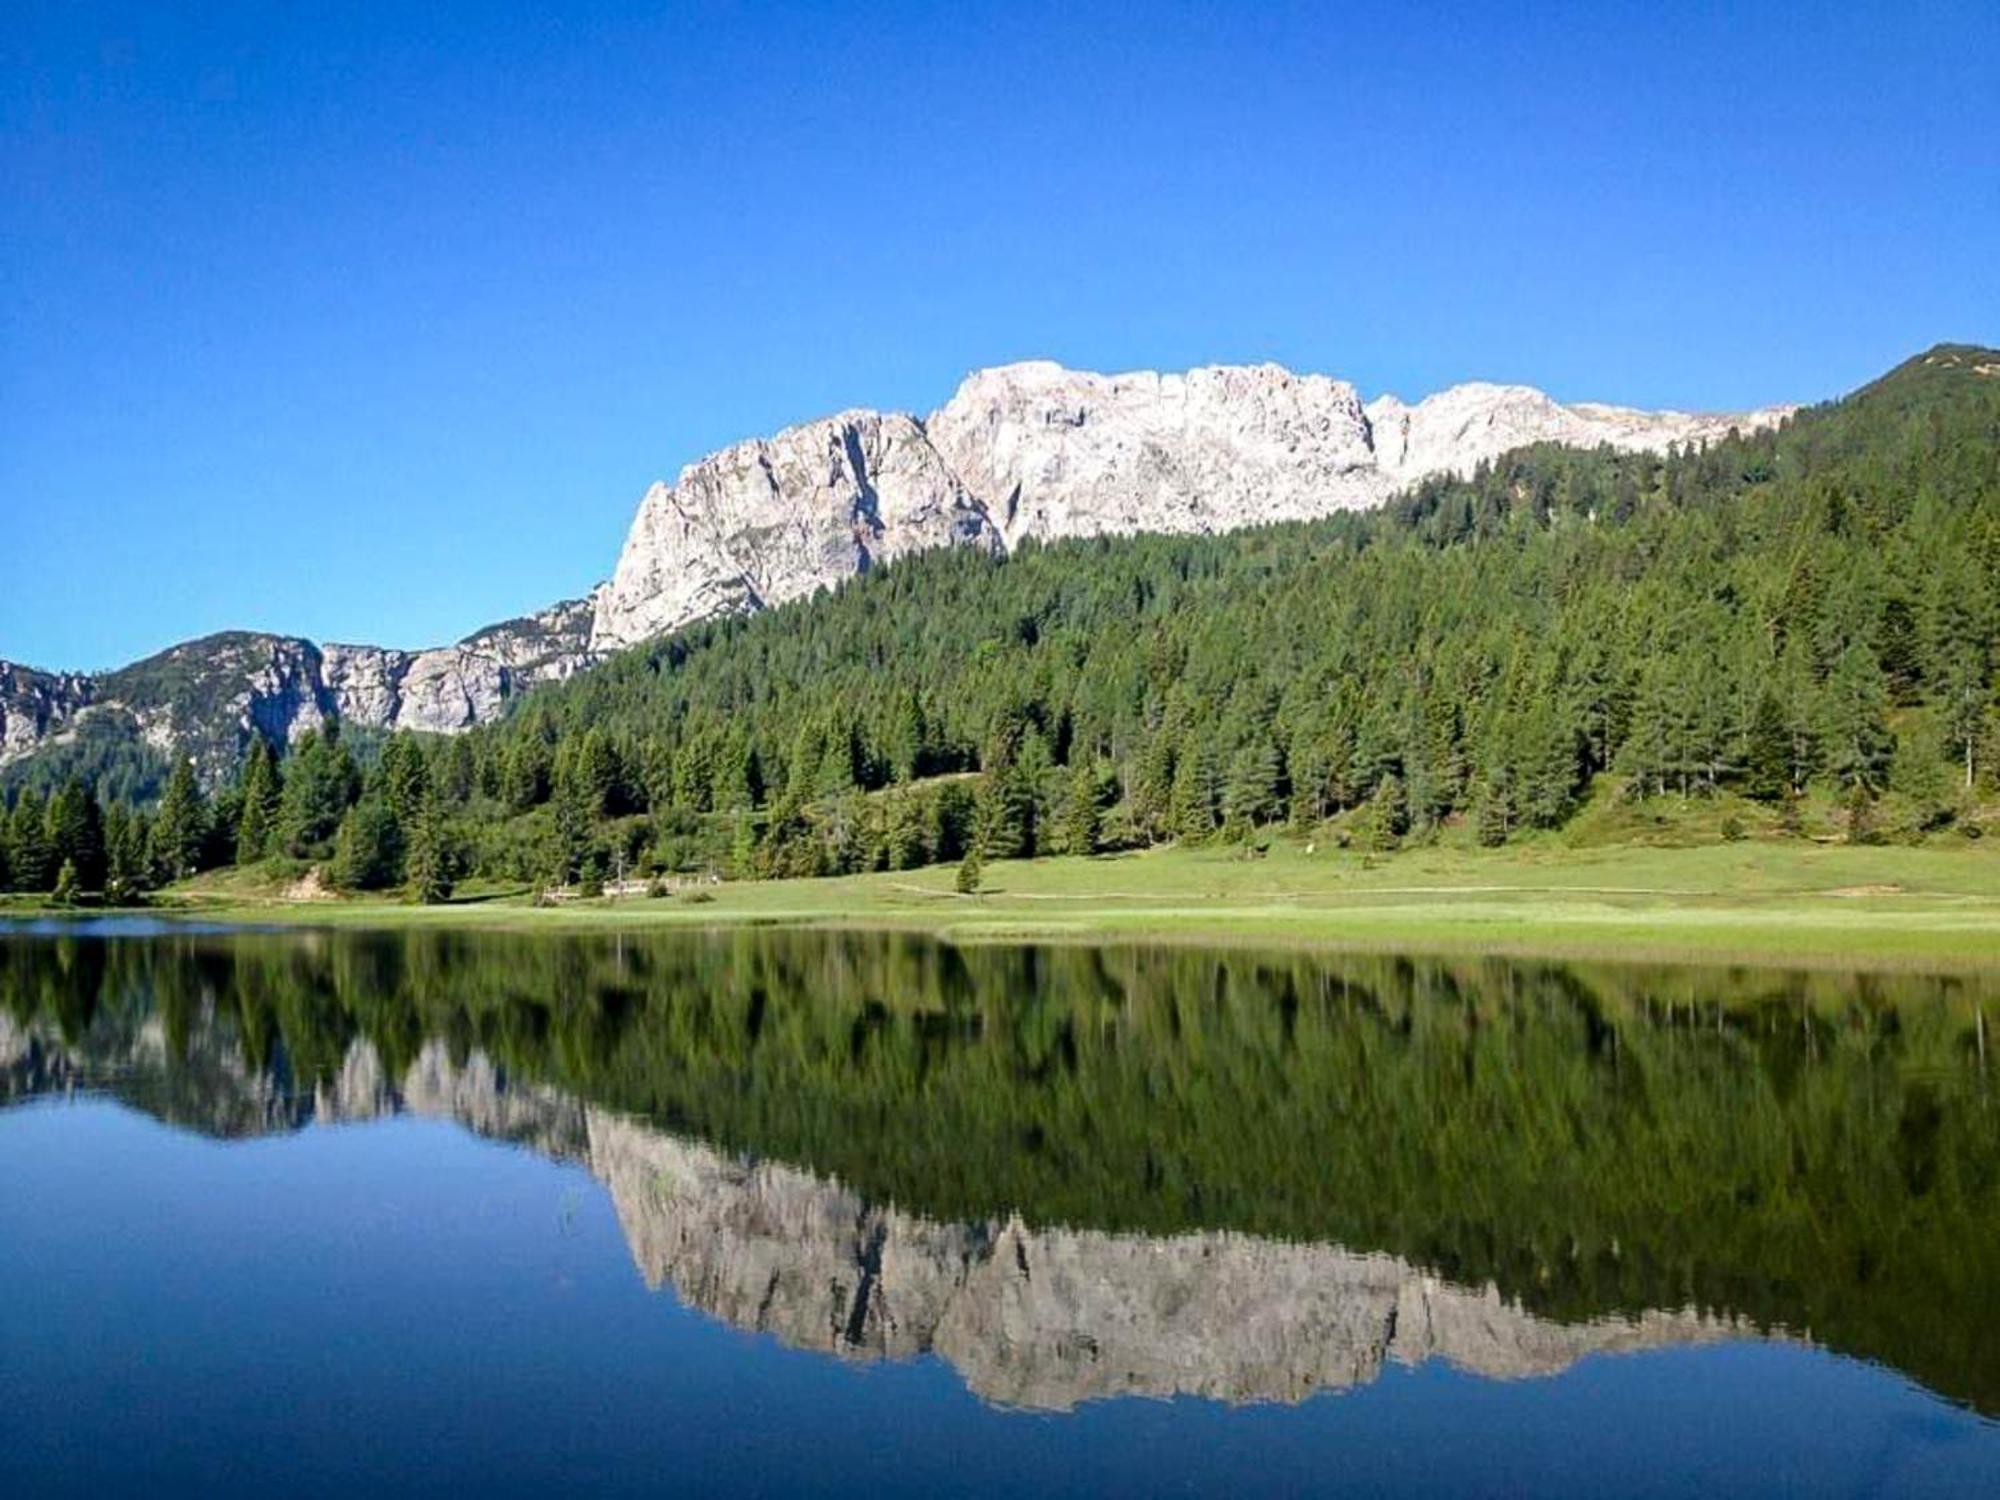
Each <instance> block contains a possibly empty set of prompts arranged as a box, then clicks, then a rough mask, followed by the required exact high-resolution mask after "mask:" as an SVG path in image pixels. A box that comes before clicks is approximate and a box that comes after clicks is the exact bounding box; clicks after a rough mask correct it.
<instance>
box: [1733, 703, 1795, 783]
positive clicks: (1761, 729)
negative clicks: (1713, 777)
mask: <svg viewBox="0 0 2000 1500" xmlns="http://www.w3.org/2000/svg"><path fill="white" fill-rule="evenodd" d="M1791 759H1792V736H1791V731H1790V729H1789V728H1788V726H1787V725H1786V723H1785V708H1784V705H1783V704H1782V703H1780V702H1779V701H1778V695H1777V693H1776V692H1774V691H1773V690H1772V689H1771V688H1770V687H1768V686H1767V687H1765V688H1764V690H1763V691H1762V692H1760V693H1759V694H1758V695H1757V704H1756V707H1755V708H1753V709H1752V710H1751V714H1750V728H1749V732H1748V734H1747V736H1746V737H1745V745H1744V754H1743V795H1744V796H1746V797H1751V798H1754V799H1755V800H1757V801H1759V802H1777V801H1779V800H1780V799H1782V798H1784V797H1785V796H1787V795H1789V794H1790V792H1791V789H1792V775H1791Z"/></svg>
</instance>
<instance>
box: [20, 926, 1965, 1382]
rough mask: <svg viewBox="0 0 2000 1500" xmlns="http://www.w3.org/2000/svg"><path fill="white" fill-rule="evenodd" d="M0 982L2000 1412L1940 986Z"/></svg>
mask: <svg viewBox="0 0 2000 1500" xmlns="http://www.w3.org/2000/svg"><path fill="white" fill-rule="evenodd" d="M0 981H4V989H0V993H4V994H5V995H6V996H7V997H8V1003H9V1005H10V1007H11V1008H12V1009H13V1011H14V1013H15V1014H16V1015H17V1016H19V1017H22V1018H26V1017H29V1016H41V1017H43V1018H44V1019H45V1020H46V1021H48V1022H50V1023H52V1024H53V1025H54V1026H55V1028H56V1029H57V1031H58V1032H59V1034H60V1035H61V1036H62V1037H63V1038H64V1039H65V1040H66V1041H69V1042H71V1043H78V1042H80V1041H83V1040H84V1039H86V1038H87V1037H88V1036H90V1035H92V1034H94V1033H96V1032H98V1031H100V1030H102V1029H103V1028H105V1027H114V1028H115V1027H117V1026H121V1025H130V1024H131V1022H132V1019H133V1018H134V1017H135V1016H137V1015H139V1014H142V1013H153V1014H156V1015H157V1016H158V1017H159V1018H160V1020H161V1021H162V1022H163V1023H164V1032H165V1036H166V1045H167V1047H168V1048H169V1050H170V1051H176V1052H179V1051H184V1050H185V1037H186V1035H187V1034H188V1028H189V1026H190V1025H191V1024H193V1018H197V1017H213V1018H215V1019H216V1020H217V1021H218V1022H219V1023H221V1024H225V1025H227V1026H228V1027H230V1028H233V1031H234V1034H235V1036H236V1038H237V1039H238V1041H239V1043H240V1046H241V1048H242V1052H243V1055H244V1057H245V1058H246V1059H247V1060H248V1062H249V1064H250V1065H251V1066H252V1067H253V1068H254V1069H255V1070H256V1071H258V1072H259V1073H261V1074H264V1075H266V1076H268V1077H269V1078H271V1079H273V1080H276V1081H277V1082H278V1083H279V1084H280V1085H281V1086H282V1087H283V1088H286V1089H289V1090H290V1091H291V1092H292V1093H293V1094H295V1095H297V1096H300V1097H304V1096H307V1095H309V1094H310V1091H311V1090H312V1089H313V1088H314V1087H315V1086H320V1085H324V1084H326V1083H327V1082H329V1081H330V1080H332V1079H333V1078H334V1077H335V1076H336V1075H337V1073H338V1072H339V1070H340V1068H341V1066H342V1064H343V1060H344V1059H345V1058H346V1057H347V1055H348V1052H349V1049H350V1047H351V1045H352V1043H353V1042H354V1041H355V1040H356V1039H357V1038H366V1039H367V1040H368V1041H370V1042H371V1043H372V1044H373V1046H374V1048H375V1050H376V1052H377V1054H378V1055H379V1056H380V1058H381V1059H382V1064H383V1066H384V1067H385V1068H386V1069H387V1070H388V1071H389V1072H391V1073H393V1074H398V1075H399V1074H400V1073H401V1072H402V1071H403V1070H404V1069H406V1068H407V1067H408V1066H409V1065H410V1063H411V1062H412V1060H413V1059H415V1058H416V1057H417V1055H418V1053H419V1051H420V1050H421V1048H422V1047H423V1045H424V1043H425V1042H426V1040H427V1039H436V1040H438V1041H441V1042H442V1043H443V1044H444V1047H445V1049H446V1051H447V1052H448V1053H449V1054H450V1055H451V1056H453V1057H454V1058H456V1059H458V1060H460V1061H462V1060H463V1059H464V1058H465V1057H467V1056H468V1055H469V1054H470V1053H471V1052H472V1051H473V1050H474V1049H477V1050H479V1051H481V1052H483V1053H485V1054H486V1055H488V1056H490V1057H492V1058H494V1059H496V1060H497V1061H498V1062H500V1063H501V1064H502V1065H503V1066H504V1067H506V1068H508V1069H510V1070H512V1071H514V1072H515V1073H517V1074H519V1075H521V1076H523V1077H526V1078H531V1079H536V1080H541V1081H544V1082H547V1083H550V1084H554V1085H557V1086H559V1087H560V1088H562V1089H563V1090H565V1091H566V1092H569V1093H573V1094H575V1095H577V1096H579V1097H580V1098H583V1099H585V1100H588V1101H589V1102H591V1103H594V1104H598V1105H603V1106H608V1107H611V1108H614V1109H617V1110H621V1111H629V1112H633V1113H636V1114H640V1115H643V1116H645V1117H647V1118H649V1119H651V1120H653V1121H655V1122H657V1123H659V1124H662V1125H665V1126H667V1127H669V1128H671V1129H674V1130H679V1131H685V1132H689V1133H693V1134H697V1135H700V1136H701V1137H703V1138H704V1139H706V1140H708V1141H710V1142H712V1143H714V1144H716V1145H718V1146H720V1147H722V1148H723V1149H725V1150H729V1151H748V1152H752V1153H755V1154H757V1155H761V1156H769V1157H776V1158H780V1159H783V1160H786V1161H790V1162H795V1163H798V1164H800V1165H802V1166H806V1167H809V1168H811V1169H813V1170H815V1171H817V1172H821V1173H827V1174H832V1175H835V1176H837V1177H839V1178H840V1179H841V1180H842V1181H843V1182H845V1183H846V1184H848V1185H849V1186H850V1187H852V1188H853V1189H854V1190H855V1191H857V1192H858V1193H860V1194H861V1195H862V1196H863V1197H865V1198H867V1199H870V1200H873V1201H877V1202H883V1203H891V1202H893V1203H895V1204H897V1205H899V1206H901V1207H903V1208H905V1209H908V1210H911V1211H914V1212H919V1213H922V1214H925V1215H928V1216H930V1217H932V1218H934V1219H938V1220H942V1221H959V1220H967V1219H977V1218H981V1217H985V1216H989V1215H993V1214H1005V1213H1008V1212H1016V1211H1017V1212H1019V1213H1020V1214H1021V1215H1022V1216H1023V1217H1024V1218H1025V1219H1026V1220H1027V1221H1028V1222H1029V1223H1031V1224H1037V1225H1049V1224H1067V1225H1072V1226H1088V1227H1091V1228H1097V1229H1109V1230H1129V1231H1143V1232H1145V1233H1148V1234H1153V1235H1167V1234H1175V1233H1181V1232H1186V1231H1193V1230H1202V1229H1232V1230H1239V1231H1244V1232H1248V1233H1254V1234H1258V1235H1263V1236H1267V1237H1272V1238H1276V1239H1284V1240H1296V1241H1336V1242H1339V1243H1342V1244H1345V1245H1348V1246H1352V1247H1355V1248H1358V1249H1364V1250H1383V1251H1388V1252H1391V1253H1393V1254H1395V1255H1398V1256H1401V1257H1403V1258H1405V1259H1407V1260H1409V1261H1412V1262H1414V1263H1416V1264H1419V1265H1422V1266H1425V1267H1428V1268H1431V1269H1433V1270H1434V1271H1436V1272H1438V1273H1439V1274H1441V1275H1444V1276H1446V1277H1449V1278H1451V1279H1452V1280H1454V1281H1458V1282H1463V1283H1471V1284H1477V1283H1481V1282H1484V1281H1487V1280H1489V1279H1490V1280H1492V1281H1494V1282H1496V1283H1497V1284H1498V1285H1499V1286H1500V1287H1501V1288H1502V1289H1503V1290H1504V1291H1506V1292H1507V1293H1508V1294H1510V1295H1513V1296H1518V1297H1520V1298H1522V1299H1523V1300H1524V1301H1525V1302H1526V1303H1527V1304H1529V1305H1530V1306H1532V1307H1534V1308H1536V1309H1538V1310H1540V1311H1542V1312H1545V1313H1548V1314H1552V1315H1555V1316H1558V1317H1561V1318H1566V1319H1583V1318H1589V1317H1594V1316H1598V1315H1601V1314H1604V1313H1607V1312H1611V1311H1624V1312H1638V1311H1641V1310H1643V1309H1646V1308H1659V1307H1679V1306H1683V1305H1687V1304H1695V1305H1700V1306H1703V1307H1707V1308H1711V1309H1715V1310H1720V1311H1726V1312H1730V1313H1737V1314H1742V1315H1746V1316H1750V1317H1752V1318H1755V1319H1757V1320H1759V1321H1761V1322H1764V1323H1767V1324H1778V1325H1784V1326H1788V1327H1793V1328H1798V1329H1809V1330H1810V1331H1811V1332H1812V1333H1813V1334H1814V1335H1815V1336H1816V1337H1819V1338H1821V1339H1824V1340H1826V1341H1828V1342H1829V1343H1831V1344H1833V1345H1834V1346H1836V1347H1839V1348H1843V1349H1846V1350H1848V1351H1849V1352H1855V1353H1861V1354H1867V1355H1871V1356H1873V1357H1877V1358H1881V1359H1884V1360H1888V1361H1890V1362H1892V1363H1894V1364H1896V1365H1898V1366H1900V1367H1902V1368H1904V1369H1906V1370H1908V1371H1910V1372H1911V1373H1913V1374H1916V1375H1918V1376H1920V1377H1921V1378H1924V1379H1926V1380H1928V1381H1930V1382H1931V1383H1933V1384H1934V1385H1937V1386H1938V1387H1939V1388H1941V1389H1944V1390H1947V1391H1950V1392H1953V1393H1955V1394H1959V1395H1962V1396H1967V1397H1971V1398H1973V1399H1975V1400H1978V1401H1980V1402H1981V1403H1982V1404H1985V1405H1987V1406H1988V1407H1989V1409H1990V1408H1992V1407H1994V1406H1996V1405H2000V1373H1996V1372H1995V1371H1994V1369H1993V1368H1992V1367H1993V1365H1994V1361H1993V1360H1992V1359H1991V1357H1990V1355H1985V1354H1984V1352H1983V1351H1982V1350H1981V1348H1980V1342H1981V1338H1982V1335H1983V1332H1984V1331H1985V1330H1987V1329H1990V1328H1993V1327H1995V1326H2000V1151H1996V1149H1995V1147H1996V1146H2000V1116H1996V1113H1995V1110H1994V1105H1993V1101H1992V1098H1991V1095H1990V1093H1989V1091H1988V1089H1987V1078H1986V1074H1985V1073H1984V1071H1983V1070H1982V1068H1981V1067H1980V1065H1979V1063H1978V1060H1977V1057H1976V1050H1975V1049H1976V1046H1977V1039H1976V1034H1975V1024H1974V1022H1975V1014H1976V1011H1975V1007H1976V1006H1977V1005H1978V1004H1979V1003H1980V1002H1981V999H1982V995H1981V992H1980V989H1979V987H1978V986H1977V984H1976V983H1973V982H1970V981H1950V980H1937V979H1927V978H1916V977H1890V978H1879V977H1866V978H1844V979H1843V978H1839V977H1835V976H1826V975H1815V976H1809V977H1808V976H1796V975H1783V974H1773V973H1768V972H1766V973H1752V972H1735V971H1709V970H1673V969H1619V968H1611V967H1600V968H1577V967H1573V966H1560V965H1540V964H1513V963H1500V962H1477V961H1467V962H1445V961H1429V960H1414V959H1359V958H1353V959H1350V958H1324V957H1313V956H1306V955H1288V956H1276V957H1273V956H1269V955H1255V954H1215V953H1204V952H1200V951H1196V950H1192V949H1137V948H1133V949H1093V948H1082V947H1078V948H1041V949H1036V948H1003V947H992V948H985V947H974V948H965V949H959V948H952V947H948V946H943V945H939V944H936V943H934V942H930V941H926V940H922V939H916V938H908V937H867V936H856V935H828V934H802V933H757V932H745V931H738V932H733V933H728V934H709V935H684V936H676V937H659V938H646V939H638V938H634V937H631V936H626V937H622V938H605V939H583V938H574V939H572V938H554V937H548V936H532V937H529V936H507V935H498V934H480V935H471V934H448V933H412V934H405V935H396V936H380V937H367V936H338V935H314V936H310V937H293V936H277V935H272V936H241V937H235V938H229V939H222V938H194V937H175V938H167V939H160V940H154V941H145V942H139V941H131V942H108V943H98V942H88V941H62V940H48V941H41V940H35V941H18V942H10V943H9V944H7V945H4V947H0Z"/></svg>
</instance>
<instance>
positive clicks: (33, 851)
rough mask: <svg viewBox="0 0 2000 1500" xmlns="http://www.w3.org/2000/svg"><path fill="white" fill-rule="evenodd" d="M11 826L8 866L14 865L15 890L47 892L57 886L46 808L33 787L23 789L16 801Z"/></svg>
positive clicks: (10, 818)
mask: <svg viewBox="0 0 2000 1500" xmlns="http://www.w3.org/2000/svg"><path fill="white" fill-rule="evenodd" d="M7 824H8V845H9V858H8V863H9V864H10V865H12V866H13V871H14V889H16V890H19V891H36V892H39V891H46V890H49V889H50V888H52V887H53V886H54V885H55V881H56V863H55V860H54V859H53V858H52V857H51V854H50V850H49V829H48V818H47V809H46V808H45V807H44V806H43V804H42V799H41V797H40V796H39V795H38V794H37V793H36V792H35V790H34V788H33V787H24V788H22V790H21V793H20V795H19V796H18V797H16V798H15V799H14V811H13V814H12V815H11V816H10V817H9V818H8V820H7Z"/></svg>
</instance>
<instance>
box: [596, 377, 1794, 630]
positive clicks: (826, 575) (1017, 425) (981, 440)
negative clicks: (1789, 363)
mask: <svg viewBox="0 0 2000 1500" xmlns="http://www.w3.org/2000/svg"><path fill="white" fill-rule="evenodd" d="M1789 410H1790V408H1788V407H1772V408H1767V409H1765V410H1762V411H1755V412H1744V413H1738V414H1733V415H1709V416H1700V415H1690V414H1687V413H1683V412H1643V411H1634V410H1630V409H1628V408H1625V407H1617V406H1601V405H1595V404H1582V405H1575V406H1564V405H1562V404H1560V403H1558V402H1556V401H1554V400H1552V399H1551V398H1550V397H1548V396H1546V395H1544V394H1543V393H1542V392H1540V391H1536V390H1532V389H1530V388H1529V387H1526V386H1501V385H1486V384H1473V385H1461V386H1455V387H1453V388H1452V389H1450V390H1448V391H1444V392H1441V393H1439V394H1437V395H1435V396H1430V397H1427V398H1425V399H1424V400H1422V401H1420V402H1418V403H1417V404H1416V405H1414V406H1410V405H1406V404H1405V403H1403V402H1402V401H1399V400H1398V399H1396V398H1395V397H1394V396H1383V397H1380V398H1378V399H1377V400H1375V401H1372V402H1367V403H1364V402H1363V401H1362V399H1361V397H1360V395H1359V393H1357V392H1356V390H1355V389H1354V387H1353V386H1351V385H1349V384H1347V383H1346V382H1345V381H1341V380H1334V379H1330V378H1329V377H1327V376H1324V375H1296V374H1293V373H1292V372H1291V371H1289V370H1286V369H1283V368H1281V367H1280V366H1277V365H1269V364H1266V365H1249V366H1227V365H1224V366H1211V367H1208V368H1204V369H1196V370H1190V371H1188V372H1187V373H1185V374H1169V375H1161V374H1155V373H1153V372H1151V371H1141V372H1137V373H1133V374H1126V375H1098V374H1093V373H1090V372H1088V371H1081V370H1068V369H1065V368H1063V367H1062V366H1060V365H1056V364H1051V363H1048V362H1046V361H1035V362H1030V363H1026V364H1016V365H1005V366H1002V367H1000V368H998V369H992V370H981V371H978V372H976V373H974V374H973V375H971V376H970V377H968V378H967V379H966V381H965V382H964V384H962V385H961V386H960V387H959V389H958V392H957V394H956V395H954V396H953V397H952V398H951V400H950V401H948V402H946V403H945V405H944V406H943V407H941V408H940V409H939V410H937V411H935V412H933V413H932V414H931V415H930V416H929V417H927V418H925V419H924V420H923V421H921V422H919V421H917V420H915V419H914V418H911V417H907V416H895V415H882V414H879V413H873V412H847V413H844V414H842V415H841V416H838V417H833V418H829V419H828V420H826V421H823V422H813V423H809V424H807V425H806V426H804V427H794V428H789V429H787V430H786V431H784V432H781V433H779V434H778V435H777V436H776V437H774V438H771V439H769V440H768V441H758V442H751V443H744V444H740V445H738V446H737V447H734V448H730V449H726V450H724V451H723V452H722V453H719V454H716V455H714V456H712V457H710V458H706V459H703V460H702V461H701V462H699V463H696V464H691V465H689V466H688V467H687V468H686V469H684V470H682V471H681V476H680V478H679V480H678V481H676V482H675V483H674V484H672V485H665V484H657V485H655V486H654V487H653V488H652V489H651V490H649V491H648V492H647V494H646V497H645V500H644V501H643V502H642V503H641V505H640V507H639V513H638V516H637V517H636V518H635V519H634V521H633V523H632V528H631V531H630V533H629V535H628V536H627V537H626V541H625V547H624V550H623V552H622V553H621V554H620V556H619V559H618V566H617V570H616V571H615V573H614V574H613V575H612V578H611V581H610V582H609V583H607V584H606V585H604V587H603V588H602V589H601V590H600V591H599V594H598V596H597V620H596V625H595V629H594V631H593V634H592V644H593V646H595V647H596V648H597V649H600V650H611V649H615V648H618V647H621V646H628V645H631V644H633V643H635V642H638V641H642V640H646V639H648V638H649V637H651V636H654V635H658V634H661V633H663V632H665V631H669V630H674V629H677V628H679V627H680V626H683V625H687V624H690V623H692V622H694V621H696V620H701V619H705V618H708V617H709V616H711V615H715V614H720V613H726V612H733V611H743V610H751V609H758V608H762V607H765V606H768V605H772V604H778V603H782V602H784V601H785V600H787V599H795V598H799V597H801V596H803V595H806V594H810V593H811V592H812V591H813V590H814V589H817V588H823V587H831V586H833V585H836V584H838V583H840V582H841V581H843V580H844V579H847V578H850V577H852V576H854V575H855V574H857V573H860V572H864V571H866V570H867V569H868V568H869V567H870V566H872V565H873V564H875V563H877V562H880V561H884V560H886V559H889V558H892V557H896V556H898V555H901V554H902V553H906V552H913V551H917V550H920V549H922V548H926V547H936V546H946V545H953V544H958V545H973V546H989V547H990V546H995V545H998V546H1004V547H1008V548H1011V547H1014V546H1017V545H1019V544H1020V543H1021V542H1023V541H1028V540H1038V541H1053V540H1056V539H1058V538H1062V537H1073V536H1097V535H1103V534H1119V533H1131V532H1142V531H1153V532H1212V531H1227V530H1231V529H1233V528H1236V527H1242V526H1257V525H1264V524H1267V523H1270V522H1274V521H1298V520H1308V519H1311V518H1313V517H1316V516H1324V515H1327V514H1330V513H1332V512H1334V511H1340V510H1356V509H1362V508H1365V507H1368V506H1373V505H1379V504H1381V503H1382V502H1383V501H1385V500H1387V499H1388V498H1389V497H1390V496H1392V495H1394V494H1395V493H1396V492H1397V491H1398V490H1401V489H1403V488H1405V487H1407V486H1408V485H1410V484H1412V483H1414V482H1416V481H1417V480H1420V479H1423V478H1426V477H1428V476H1430V475H1433V474H1441V473H1468V472H1470V471H1471V470H1472V468H1473V467H1474V466H1476V465H1477V464H1479V463H1481V462H1483V461H1485V460H1488V459H1491V458H1494V457H1497V456H1498V455H1499V454H1501V453H1504V452H1506V451H1507V450H1509V449H1511V448H1518V447H1522V446H1524V445H1526V444H1529V443H1537V442H1555V443H1564V444H1569V445H1575V446H1595V445H1597V444H1600V443H1608V444H1610V445H1611V446H1613V447H1618V448H1630V449H1651V450H1664V449H1665V448H1666V447H1667V446H1668V445H1670V444H1674V443H1683V444H1685V443H1701V442H1708V441H1711V440H1713V439H1716V438H1719V437H1721V436H1723V435H1725V434H1726V433H1727V432H1729V431H1730V430H1731V429H1732V428H1737V429H1743V430H1749V429H1752V428H1758V427H1765V426H1770V425H1772V424H1773V423H1775V422H1777V421H1779V420H1781V419H1782V418H1783V417H1784V416H1785V415H1786V413H1787V412H1788V411H1789Z"/></svg>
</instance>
